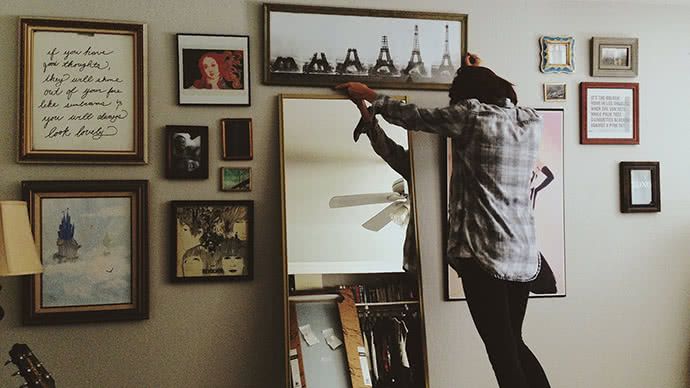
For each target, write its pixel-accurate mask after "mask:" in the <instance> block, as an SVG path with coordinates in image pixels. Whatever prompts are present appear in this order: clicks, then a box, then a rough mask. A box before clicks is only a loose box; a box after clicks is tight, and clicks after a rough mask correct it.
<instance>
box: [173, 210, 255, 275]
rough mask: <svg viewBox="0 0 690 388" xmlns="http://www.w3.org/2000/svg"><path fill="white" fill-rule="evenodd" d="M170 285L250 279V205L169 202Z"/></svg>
mask: <svg viewBox="0 0 690 388" xmlns="http://www.w3.org/2000/svg"><path fill="white" fill-rule="evenodd" d="M170 215H171V218H170V254H171V261H170V263H171V268H170V273H171V280H172V281H173V282H189V281H192V282H194V281H218V280H252V279H253V278H254V201H250V200H241V201H171V202H170Z"/></svg>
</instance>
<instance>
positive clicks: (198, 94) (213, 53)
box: [177, 34, 250, 106]
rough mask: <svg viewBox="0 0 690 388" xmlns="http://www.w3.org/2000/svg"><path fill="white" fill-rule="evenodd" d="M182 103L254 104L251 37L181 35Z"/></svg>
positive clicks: (179, 35)
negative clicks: (250, 67)
mask: <svg viewBox="0 0 690 388" xmlns="http://www.w3.org/2000/svg"><path fill="white" fill-rule="evenodd" d="M177 61H178V72H177V74H178V81H177V82H178V104H179V105H240V106H249V105H250V88H249V37H248V36H245V35H201V34H177Z"/></svg>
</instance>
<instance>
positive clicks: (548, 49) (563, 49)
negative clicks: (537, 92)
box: [539, 36, 575, 73]
mask: <svg viewBox="0 0 690 388" xmlns="http://www.w3.org/2000/svg"><path fill="white" fill-rule="evenodd" d="M539 42H540V45H541V61H540V63H539V69H540V70H541V72H542V73H572V72H573V71H575V38H573V37H571V36H542V37H541V39H540V40H539Z"/></svg>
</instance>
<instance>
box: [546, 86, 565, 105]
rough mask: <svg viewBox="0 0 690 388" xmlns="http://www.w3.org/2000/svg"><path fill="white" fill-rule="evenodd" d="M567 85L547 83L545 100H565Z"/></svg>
mask: <svg viewBox="0 0 690 388" xmlns="http://www.w3.org/2000/svg"><path fill="white" fill-rule="evenodd" d="M567 86H568V85H567V84H565V83H545V84H544V101H545V102H551V101H565V100H566V98H567Z"/></svg>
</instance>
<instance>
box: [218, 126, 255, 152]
mask: <svg viewBox="0 0 690 388" xmlns="http://www.w3.org/2000/svg"><path fill="white" fill-rule="evenodd" d="M220 139H221V146H222V148H223V149H222V152H223V160H252V158H253V157H254V151H253V148H254V147H253V146H254V144H253V140H252V119H251V118H237V119H222V120H221V121H220Z"/></svg>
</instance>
